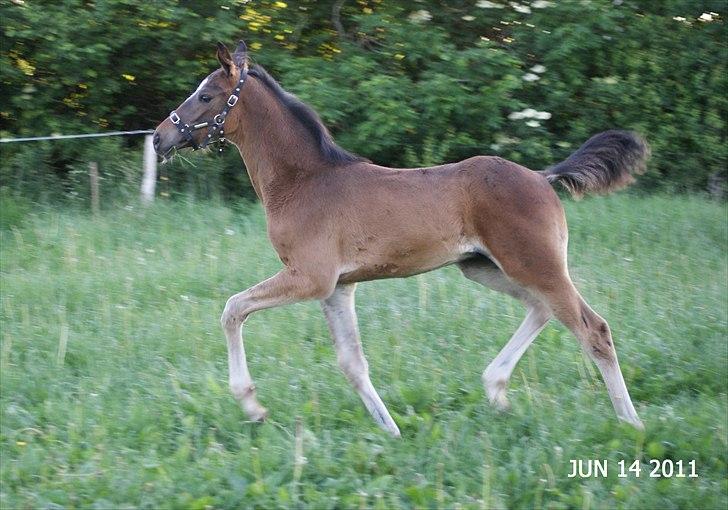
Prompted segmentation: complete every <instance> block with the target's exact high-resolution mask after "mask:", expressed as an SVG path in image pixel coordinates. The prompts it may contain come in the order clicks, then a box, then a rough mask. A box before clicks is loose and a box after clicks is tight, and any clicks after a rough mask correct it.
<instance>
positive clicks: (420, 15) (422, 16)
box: [409, 9, 432, 23]
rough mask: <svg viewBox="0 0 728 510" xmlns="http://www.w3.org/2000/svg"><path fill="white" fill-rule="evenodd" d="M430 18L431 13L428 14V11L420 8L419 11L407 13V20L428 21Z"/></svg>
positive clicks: (415, 21)
mask: <svg viewBox="0 0 728 510" xmlns="http://www.w3.org/2000/svg"><path fill="white" fill-rule="evenodd" d="M431 19H432V14H430V11H426V10H425V9H420V10H419V11H415V12H413V13H412V14H410V15H409V20H410V21H412V22H414V23H424V22H425V21H430V20H431Z"/></svg>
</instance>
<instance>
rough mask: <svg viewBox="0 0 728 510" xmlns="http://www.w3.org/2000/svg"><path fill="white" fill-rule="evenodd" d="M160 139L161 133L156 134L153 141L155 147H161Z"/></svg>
mask: <svg viewBox="0 0 728 510" xmlns="http://www.w3.org/2000/svg"><path fill="white" fill-rule="evenodd" d="M160 138H161V137H160V136H159V133H155V134H154V139H153V140H152V142H153V143H154V146H155V147H159V140H160Z"/></svg>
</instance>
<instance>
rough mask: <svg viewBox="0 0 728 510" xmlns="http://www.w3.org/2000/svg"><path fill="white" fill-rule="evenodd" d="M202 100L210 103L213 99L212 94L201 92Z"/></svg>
mask: <svg viewBox="0 0 728 510" xmlns="http://www.w3.org/2000/svg"><path fill="white" fill-rule="evenodd" d="M200 101H202V102H203V103H209V102H210V101H212V96H211V95H209V94H200Z"/></svg>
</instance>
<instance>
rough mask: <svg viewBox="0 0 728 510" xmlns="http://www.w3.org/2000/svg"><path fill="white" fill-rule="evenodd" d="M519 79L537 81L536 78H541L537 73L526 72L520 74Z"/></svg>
mask: <svg viewBox="0 0 728 510" xmlns="http://www.w3.org/2000/svg"><path fill="white" fill-rule="evenodd" d="M521 79H522V80H523V81H538V80H540V79H541V77H540V76H539V75H537V74H533V73H526V74H524V75H523V76H521Z"/></svg>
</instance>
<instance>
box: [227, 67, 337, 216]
mask: <svg viewBox="0 0 728 510" xmlns="http://www.w3.org/2000/svg"><path fill="white" fill-rule="evenodd" d="M240 103H241V104H240V106H241V108H235V110H237V112H236V114H237V119H236V120H237V128H236V129H234V130H233V133H231V134H230V135H229V138H230V140H231V141H232V142H233V143H235V145H236V146H237V147H238V150H239V151H240V155H241V156H242V158H243V161H244V162H245V166H246V167H247V169H248V174H249V175H250V180H251V182H252V184H253V188H254V189H255V192H256V194H257V195H258V197H259V198H260V199H261V201H262V202H263V205H264V207H265V208H266V209H270V208H272V207H276V205H280V204H281V203H282V202H284V201H286V200H287V198H288V197H290V196H291V194H292V192H293V190H294V188H295V187H296V186H297V185H298V184H299V183H300V182H301V181H302V180H303V179H305V178H306V177H308V176H309V175H312V174H314V173H319V174H320V173H322V172H325V171H327V170H328V169H330V168H332V165H331V164H330V163H328V162H326V161H325V160H324V159H323V157H322V156H321V154H320V152H319V151H318V149H317V147H316V142H315V141H314V140H313V137H312V136H311V135H310V134H309V133H308V132H307V131H306V129H305V128H304V127H303V126H302V125H301V124H300V122H298V120H297V119H295V118H294V117H293V115H292V114H291V113H290V112H289V111H288V110H287V109H286V108H285V106H284V105H282V104H281V103H280V101H279V100H278V99H277V98H276V97H275V96H274V95H273V93H272V92H271V91H270V90H268V89H267V87H266V86H265V85H264V84H263V83H261V82H260V81H259V80H258V79H257V78H255V77H252V76H251V77H250V78H249V79H248V83H246V84H245V89H244V91H243V93H242V94H240Z"/></svg>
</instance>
